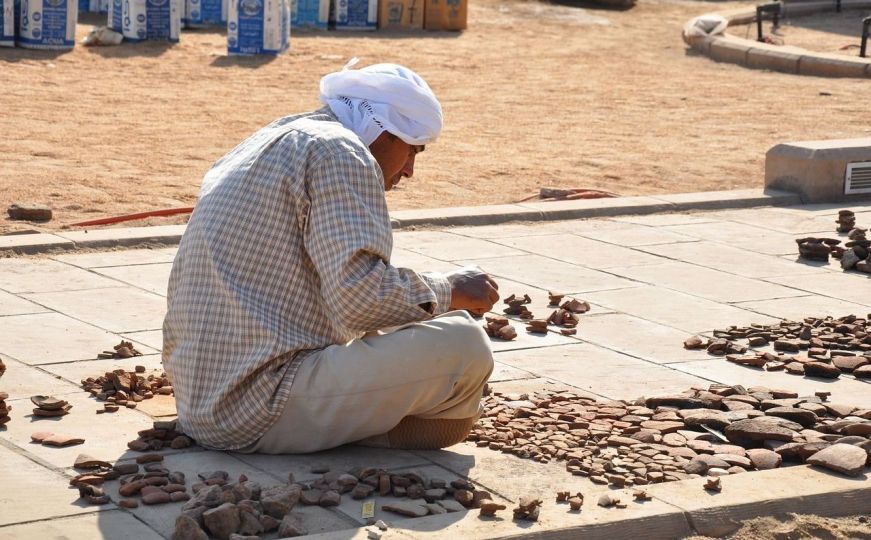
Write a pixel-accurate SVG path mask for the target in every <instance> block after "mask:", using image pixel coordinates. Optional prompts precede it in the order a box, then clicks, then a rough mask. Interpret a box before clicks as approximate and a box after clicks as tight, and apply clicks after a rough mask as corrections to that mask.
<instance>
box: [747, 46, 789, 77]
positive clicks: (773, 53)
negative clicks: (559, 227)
mask: <svg viewBox="0 0 871 540" xmlns="http://www.w3.org/2000/svg"><path fill="white" fill-rule="evenodd" d="M801 57H802V54H801V53H797V52H790V51H782V50H776V49H775V48H773V47H763V46H762V44H760V46H758V47H753V48H752V49H750V51H749V52H748V53H747V67H750V68H754V69H769V70H771V71H780V72H783V73H798V61H799V59H800V58H801Z"/></svg>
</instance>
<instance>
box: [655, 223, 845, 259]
mask: <svg viewBox="0 0 871 540" xmlns="http://www.w3.org/2000/svg"><path fill="white" fill-rule="evenodd" d="M661 230H665V231H670V232H673V233H678V234H683V235H686V236H690V237H694V238H698V239H699V240H708V241H712V242H718V243H721V244H727V245H732V246H735V247H739V248H741V249H745V250H748V251H755V252H758V253H764V254H768V255H788V254H791V253H796V254H797V253H798V244H796V243H795V239H796V238H798V237H799V236H825V237H827V238H828V237H836V236H837V235H836V234H835V233H834V229H832V230H831V231H830V232H820V231H824V229H822V228H820V227H819V226H817V228H813V229H809V230H807V231H805V232H804V233H795V234H792V233H786V232H781V231H774V230H771V229H766V228H762V227H757V226H754V225H752V224H748V223H737V222H734V221H723V222H722V223H717V224H716V225H712V224H710V223H708V224H705V223H702V224H691V225H675V226H670V227H662V228H661Z"/></svg>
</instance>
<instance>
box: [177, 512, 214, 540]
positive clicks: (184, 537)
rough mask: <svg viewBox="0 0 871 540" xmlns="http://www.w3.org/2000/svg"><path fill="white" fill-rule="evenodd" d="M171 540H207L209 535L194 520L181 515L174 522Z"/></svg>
mask: <svg viewBox="0 0 871 540" xmlns="http://www.w3.org/2000/svg"><path fill="white" fill-rule="evenodd" d="M172 540H209V535H207V534H206V533H205V531H203V530H202V529H201V528H200V525H199V524H198V523H197V522H196V520H195V519H193V518H191V517H189V516H186V515H184V514H182V515H180V516H178V518H176V520H175V530H174V531H173V533H172Z"/></svg>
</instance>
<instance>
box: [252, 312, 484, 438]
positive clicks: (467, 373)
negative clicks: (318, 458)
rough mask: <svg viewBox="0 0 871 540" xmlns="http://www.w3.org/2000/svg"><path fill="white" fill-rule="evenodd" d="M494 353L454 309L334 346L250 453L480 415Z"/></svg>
mask: <svg viewBox="0 0 871 540" xmlns="http://www.w3.org/2000/svg"><path fill="white" fill-rule="evenodd" d="M492 371H493V354H492V352H491V351H490V342H489V340H488V339H487V335H486V334H485V333H484V330H483V328H481V325H480V324H479V323H477V322H475V320H474V319H472V318H471V317H470V316H469V314H468V313H466V312H465V311H451V312H448V313H445V314H444V315H441V316H438V317H435V318H433V319H430V320H428V321H425V322H421V323H414V324H410V325H407V326H403V327H400V328H399V329H397V330H395V331H392V332H390V333H386V334H381V335H373V336H370V337H365V338H362V339H357V340H354V341H352V342H350V343H348V344H346V345H332V346H330V347H327V348H325V349H323V350H321V351H319V352H317V353H315V354H312V355H310V356H308V357H307V358H306V359H305V360H303V362H302V364H301V365H300V366H299V370H298V371H297V373H296V376H295V377H294V380H293V386H292V387H291V390H290V397H289V399H288V400H287V404H286V405H285V407H284V411H283V412H282V414H281V416H280V417H279V418H278V421H276V422H275V424H274V425H273V426H272V427H271V428H270V429H269V431H267V432H266V433H265V434H264V435H263V437H261V438H260V439H259V440H258V441H257V442H255V443H254V444H252V445H250V446H248V447H247V448H244V449H242V450H241V451H242V452H262V453H266V454H296V453H305V452H315V451H318V450H325V449H328V448H333V447H336V446H340V445H342V444H346V443H351V442H355V441H360V440H362V439H366V438H369V437H376V436H379V435H383V434H385V433H387V432H388V431H390V430H391V429H392V428H394V427H395V426H396V425H397V424H399V422H400V420H402V419H403V418H404V417H406V416H417V417H420V418H425V419H434V418H444V419H460V418H471V417H475V416H477V415H478V414H479V409H480V406H481V394H482V391H483V388H484V384H485V383H486V382H487V379H488V378H489V377H490V373H491V372H492Z"/></svg>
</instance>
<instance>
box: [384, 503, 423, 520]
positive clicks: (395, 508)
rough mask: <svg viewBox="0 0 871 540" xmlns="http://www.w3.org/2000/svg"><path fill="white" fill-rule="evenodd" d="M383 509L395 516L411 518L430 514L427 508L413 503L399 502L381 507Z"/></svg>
mask: <svg viewBox="0 0 871 540" xmlns="http://www.w3.org/2000/svg"><path fill="white" fill-rule="evenodd" d="M381 509H382V510H385V511H387V512H393V513H394V514H399V515H402V516H410V517H422V516H425V515H427V514H429V510H427V509H426V507H425V506H423V505H422V504H417V503H414V502H411V501H398V502H395V503H390V504H385V505H382V506H381Z"/></svg>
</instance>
